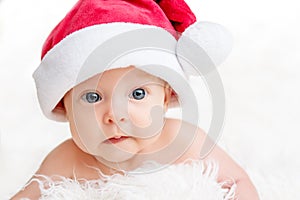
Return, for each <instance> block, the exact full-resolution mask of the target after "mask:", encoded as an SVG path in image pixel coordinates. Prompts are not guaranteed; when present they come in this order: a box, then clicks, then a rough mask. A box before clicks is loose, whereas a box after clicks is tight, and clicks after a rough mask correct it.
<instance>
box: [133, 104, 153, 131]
mask: <svg viewBox="0 0 300 200" xmlns="http://www.w3.org/2000/svg"><path fill="white" fill-rule="evenodd" d="M128 114H129V120H130V122H131V123H132V124H133V125H134V126H136V127H138V128H147V127H148V126H151V123H152V118H151V108H149V107H145V106H144V107H141V108H140V107H139V106H130V107H129V109H128Z"/></svg>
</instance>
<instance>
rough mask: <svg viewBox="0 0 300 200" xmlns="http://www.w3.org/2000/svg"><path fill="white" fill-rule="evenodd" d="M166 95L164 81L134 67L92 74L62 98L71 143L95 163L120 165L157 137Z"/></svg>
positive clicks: (162, 120) (161, 122)
mask: <svg viewBox="0 0 300 200" xmlns="http://www.w3.org/2000/svg"><path fill="white" fill-rule="evenodd" d="M169 96H170V92H169V88H168V87H166V83H165V82H164V81H162V80H161V79H159V78H157V77H155V76H152V75H150V74H148V73H145V72H143V71H141V70H138V69H136V68H134V67H127V68H120V69H113V70H109V71H106V72H104V73H102V74H99V75H95V76H94V77H92V78H90V79H88V80H87V81H85V82H83V83H80V84H79V85H77V86H76V87H74V88H73V89H72V90H71V91H70V92H68V93H67V94H66V95H65V97H64V105H65V108H66V113H67V117H68V120H69V123H70V129H71V132H72V137H73V140H74V141H75V143H76V144H77V145H78V147H79V148H81V149H82V150H83V151H85V152H87V153H89V154H91V155H94V156H95V157H96V158H97V159H98V160H101V161H103V159H104V160H105V161H109V162H123V161H126V160H128V159H130V158H132V157H133V156H134V155H136V154H138V153H139V152H141V151H142V150H143V149H145V148H147V147H149V146H151V145H152V144H154V142H155V141H156V140H157V138H158V137H159V136H160V133H161V130H162V128H163V125H164V112H165V110H166V106H167V103H168V99H169Z"/></svg>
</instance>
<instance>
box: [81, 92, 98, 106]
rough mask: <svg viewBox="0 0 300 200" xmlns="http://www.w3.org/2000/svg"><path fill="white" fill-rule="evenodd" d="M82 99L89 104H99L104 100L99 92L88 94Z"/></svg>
mask: <svg viewBox="0 0 300 200" xmlns="http://www.w3.org/2000/svg"><path fill="white" fill-rule="evenodd" d="M81 99H82V100H83V101H85V102H87V103H91V104H92V103H97V102H99V101H101V100H102V97H101V95H100V94H99V93H97V92H86V93H84V94H83V95H82V96H81Z"/></svg>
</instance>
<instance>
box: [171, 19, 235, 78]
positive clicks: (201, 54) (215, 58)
mask: <svg viewBox="0 0 300 200" xmlns="http://www.w3.org/2000/svg"><path fill="white" fill-rule="evenodd" d="M232 44H233V39H232V35H231V34H230V33H229V31H228V30H227V29H226V28H225V27H223V26H221V25H219V24H215V23H211V22H196V23H194V24H193V25H191V26H190V27H188V28H187V29H186V30H185V31H184V32H183V34H182V36H181V37H180V39H179V40H178V44H177V54H178V56H179V62H180V63H181V64H182V66H183V69H184V70H185V71H186V72H187V74H190V75H198V74H199V73H198V72H199V71H200V72H201V73H203V72H204V73H206V72H208V71H211V70H212V69H213V68H214V67H216V66H218V65H220V64H221V63H222V62H224V60H225V59H226V57H227V56H228V54H229V53H230V51H231V49H232ZM187 63H190V64H189V65H191V64H192V65H194V68H195V67H197V68H198V69H197V70H198V72H195V71H194V70H193V69H190V68H191V66H188V65H187ZM199 68H201V69H199ZM197 70H196V71H197ZM195 73H198V74H195Z"/></svg>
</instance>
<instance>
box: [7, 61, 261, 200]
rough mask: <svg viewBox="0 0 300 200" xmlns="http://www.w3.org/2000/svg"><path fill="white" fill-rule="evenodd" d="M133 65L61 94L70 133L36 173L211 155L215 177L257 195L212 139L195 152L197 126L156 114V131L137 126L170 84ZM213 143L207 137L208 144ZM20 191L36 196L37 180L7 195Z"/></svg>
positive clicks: (199, 141)
mask: <svg viewBox="0 0 300 200" xmlns="http://www.w3.org/2000/svg"><path fill="white" fill-rule="evenodd" d="M133 69H134V67H127V68H122V69H114V70H109V71H106V72H104V73H102V74H100V75H97V76H94V77H93V78H91V79H89V80H87V81H85V82H83V83H80V84H79V85H77V86H75V87H74V88H73V89H72V90H70V91H69V92H68V93H67V94H66V95H65V96H64V99H63V100H64V101H63V102H64V108H65V112H66V117H67V119H68V121H69V125H70V130H71V134H72V138H71V139H69V140H66V141H65V142H63V143H62V144H60V145H59V146H58V147H56V148H55V149H54V150H53V151H52V152H50V153H49V155H48V156H47V157H46V158H45V160H44V161H43V162H42V164H41V166H40V168H39V169H38V171H37V172H36V174H41V175H45V176H50V177H52V176H53V175H58V176H63V177H68V178H71V179H81V178H82V179H86V180H93V179H99V178H101V175H100V173H99V171H100V172H101V173H103V174H105V175H112V174H115V173H122V171H124V170H125V171H130V170H133V169H135V168H137V167H139V166H141V165H142V163H143V162H144V161H147V160H154V161H156V162H158V163H161V164H178V163H182V162H186V161H187V160H190V159H193V160H199V159H201V160H203V161H211V160H214V161H216V162H217V163H218V165H219V176H218V181H219V182H223V181H228V180H229V181H232V180H233V181H234V182H235V183H236V185H237V190H236V195H237V198H238V199H241V200H247V199H249V200H256V199H258V195H257V192H256V190H255V188H254V186H253V184H252V183H251V181H250V179H249V177H248V176H247V174H246V173H245V171H244V170H243V169H242V168H241V167H240V166H239V165H237V164H236V163H235V162H234V161H233V160H232V159H231V158H230V157H229V156H228V155H227V154H226V153H225V152H224V151H223V150H222V149H221V148H219V147H218V146H217V145H215V146H214V148H213V149H212V150H211V151H210V153H209V154H208V155H207V156H206V157H204V158H201V157H200V152H201V150H202V147H203V144H204V141H206V139H207V138H206V134H205V133H204V132H203V131H202V130H201V129H200V128H197V127H195V126H193V125H191V124H189V123H186V122H184V121H181V120H177V119H165V118H162V119H161V118H160V116H158V118H156V119H159V120H160V119H161V120H162V121H163V123H162V127H161V129H159V131H158V132H156V133H155V134H153V135H150V136H149V135H145V133H146V132H147V131H145V132H144V131H141V130H146V129H141V128H140V127H147V126H151V123H150V122H151V120H149V119H152V117H153V116H152V108H153V107H154V106H160V107H161V108H162V109H164V111H166V110H167V108H168V103H169V99H170V95H171V90H170V88H169V87H168V86H167V85H166V84H165V82H163V81H161V80H160V79H158V78H157V77H153V76H152V75H149V74H146V73H145V72H142V71H140V70H134V71H131V70H133ZM128 72H131V74H130V75H132V76H133V77H134V78H130V79H128V80H126V82H122V83H120V81H122V80H123V79H122V78H123V75H124V74H128ZM100 76H101V77H100ZM130 80H133V82H132V83H131V81H130ZM145 81H146V82H145ZM145 83H146V84H145ZM118 84H119V85H121V86H122V87H125V88H121V89H120V90H117V91H116V88H115V87H116V86H118ZM127 84H128V85H127ZM95 86H97V87H96V88H95ZM126 88H133V91H136V92H137V94H138V95H141V94H142V90H141V89H144V90H145V93H146V95H145V97H143V98H138V99H133V98H132V95H131V94H129V95H128V93H127V89H126ZM136 88H137V89H138V90H139V91H137V89H136ZM86 94H88V95H92V98H91V99H89V100H90V101H88V100H87V98H88V97H87V96H86ZM97 95H98V97H97ZM99 95H102V96H99ZM116 95H117V96H116ZM118 95H119V96H118ZM113 97H114V98H117V99H118V100H120V99H123V98H124V97H125V99H124V100H125V101H126V103H128V107H127V108H126V111H128V115H126V114H124V113H123V115H121V117H120V116H119V117H118V116H115V113H114V112H113V106H112V105H113V103H112V99H113ZM94 100H95V101H94ZM127 101H128V102H127ZM117 103H118V102H117ZM118 108H119V109H120V108H121V107H118ZM149 123H150V124H149ZM123 125H126V126H129V128H130V130H131V131H132V133H126V132H124V131H123V130H122V129H120V127H119V126H123ZM133 133H134V134H133ZM147 134H148V133H147ZM119 136H122V137H123V136H124V137H125V136H126V137H125V138H126V139H124V140H122V142H118V143H116V144H113V143H111V142H107V141H108V140H109V139H111V138H115V137H119ZM127 136H128V137H127ZM129 136H130V137H129ZM145 136H147V137H145ZM95 138H96V139H95ZM109 141H110V140H109ZM112 141H114V139H112ZM213 145H214V143H213V142H212V143H211V146H213ZM114 147H117V148H114ZM178 150H179V151H178ZM155 152H159V154H157V153H155ZM174 152H177V154H175V155H176V156H173V157H171V158H170V155H174V154H173V153H174ZM120 155H121V156H120ZM123 155H124V156H123ZM140 155H147V157H141V156H140ZM115 163H117V165H115ZM199 173H201V172H199ZM35 178H38V177H35ZM228 187H230V186H228ZM20 197H28V198H30V199H38V198H39V197H40V191H39V188H38V184H37V183H36V182H32V183H30V184H29V185H28V186H27V187H25V189H24V190H22V191H20V192H19V193H17V194H16V195H15V196H14V197H13V199H19V198H20Z"/></svg>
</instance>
